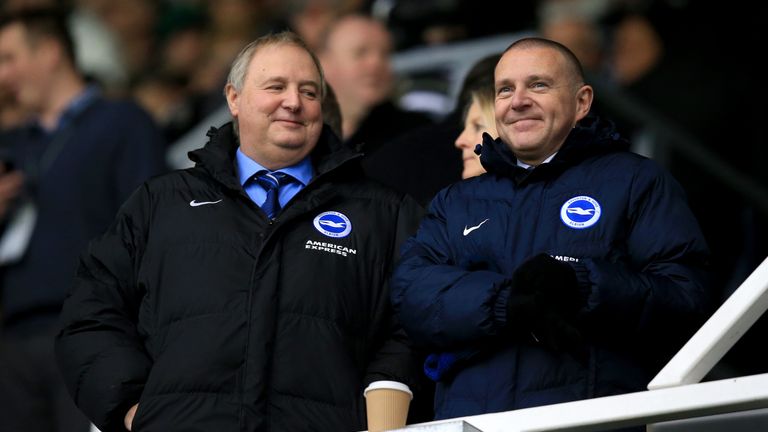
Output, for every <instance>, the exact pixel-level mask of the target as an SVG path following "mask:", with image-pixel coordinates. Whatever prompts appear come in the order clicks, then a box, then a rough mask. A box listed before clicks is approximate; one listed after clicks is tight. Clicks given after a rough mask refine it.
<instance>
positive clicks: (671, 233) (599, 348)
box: [392, 120, 711, 418]
mask: <svg viewBox="0 0 768 432" xmlns="http://www.w3.org/2000/svg"><path fill="white" fill-rule="evenodd" d="M481 161H482V162H483V165H484V166H485V168H486V170H487V171H488V173H487V174H485V175H482V176H480V177H475V178H471V179H468V180H465V181H462V182H460V183H457V184H454V185H452V186H449V187H448V188H446V189H444V190H443V191H441V192H440V193H439V194H438V195H437V197H436V198H435V199H434V200H433V202H432V203H431V205H430V210H429V214H428V215H427V217H426V218H425V219H424V220H423V221H422V223H421V226H420V229H419V231H418V233H417V234H416V235H415V236H414V237H413V238H411V239H410V240H409V241H408V242H407V243H406V244H405V246H404V247H403V258H402V260H401V262H400V264H399V266H398V268H397V269H396V271H395V275H394V277H393V285H392V299H393V303H394V306H395V310H396V311H397V313H398V314H399V317H400V320H401V322H402V324H403V326H404V327H405V329H406V331H407V332H408V333H409V335H410V337H411V338H412V339H413V340H414V341H415V342H416V343H417V344H420V345H422V346H423V347H426V348H427V349H430V350H432V351H433V352H435V353H455V354H458V355H459V357H460V356H461V355H463V354H466V353H470V354H471V355H470V356H469V357H471V358H469V360H466V361H465V362H464V363H463V364H459V365H458V366H455V367H454V370H452V371H450V372H451V373H445V374H443V375H442V376H441V378H440V381H439V382H438V384H437V392H436V400H435V409H436V416H437V418H450V417H458V416H464V415H474V414H480V413H487V412H498V411H507V410H512V409H517V408H525V407H532V406H538V405H546V404H552V403H559V402H565V401H572V400H578V399H585V398H592V397H597V396H605V395H612V394H619V393H626V392H632V391H639V390H643V389H645V386H646V385H647V383H648V381H650V379H651V378H652V377H653V375H654V374H655V373H656V372H657V371H658V368H659V367H660V366H661V365H663V362H665V361H667V360H668V359H669V358H670V355H671V354H673V353H674V351H675V350H677V349H678V348H679V347H680V346H681V344H682V343H684V342H685V340H686V339H687V338H688V337H690V336H691V335H692V333H693V332H694V331H695V329H696V328H698V326H699V325H700V324H701V323H702V322H703V320H704V319H705V318H706V316H707V315H708V314H709V312H711V309H710V301H711V298H710V294H709V290H708V288H707V287H706V284H705V262H706V260H707V257H708V250H707V246H706V244H705V242H704V239H703V236H702V234H701V232H700V230H699V227H698V224H697V222H696V220H695V219H694V217H693V215H692V214H691V212H690V210H689V208H688V206H687V204H686V201H685V198H684V195H683V192H682V189H681V188H680V187H679V185H678V184H677V183H676V181H675V180H674V179H673V178H672V177H671V176H670V175H668V174H667V173H666V172H664V171H663V170H662V169H661V168H660V167H659V166H658V165H657V164H656V163H654V162H653V161H651V160H649V159H646V158H644V157H642V156H638V155H636V154H633V153H629V152H627V151H626V142H625V141H624V140H623V139H622V138H620V137H619V135H618V134H617V133H615V132H614V129H613V128H612V126H611V125H610V124H608V123H605V122H601V121H599V120H593V121H591V122H589V123H587V124H586V125H582V126H579V127H577V128H576V129H574V130H573V131H572V132H571V134H570V135H569V137H568V139H567V140H566V142H565V144H564V145H563V147H562V148H561V149H560V151H559V152H558V153H557V155H556V156H555V157H554V159H552V161H551V162H550V163H546V164H543V165H540V166H539V167H537V168H536V169H534V170H533V171H530V172H528V171H526V170H524V169H523V168H520V167H518V166H517V164H516V159H515V157H514V155H513V154H512V153H511V151H510V150H509V149H508V148H507V147H506V146H505V145H504V143H502V142H501V141H500V140H495V141H494V140H492V139H491V138H490V137H488V136H486V137H485V140H484V145H483V149H482V156H481ZM539 253H547V254H549V255H551V256H553V257H555V258H557V259H559V260H561V261H565V262H568V263H569V264H571V265H572V266H573V267H574V269H575V270H577V275H578V279H579V283H580V289H581V291H582V295H583V298H585V299H586V300H585V305H584V307H583V308H582V309H581V311H580V312H579V319H578V328H579V330H580V331H581V333H582V335H583V336H584V339H585V344H586V345H585V346H584V347H583V348H584V352H586V353H587V355H586V359H584V358H583V357H580V356H573V355H570V354H569V353H567V352H554V351H552V350H549V349H547V348H545V347H544V346H542V345H541V344H539V343H537V340H536V339H535V338H534V337H533V336H531V335H530V332H524V331H523V332H511V331H510V328H509V327H510V325H508V319H507V318H508V317H507V307H506V304H507V299H508V297H509V291H510V289H509V280H510V278H511V276H512V274H513V272H514V271H515V269H516V268H517V267H518V266H519V265H520V264H521V263H522V262H523V261H525V260H526V259H527V258H530V257H532V256H534V255H536V254H539ZM513 334H515V335H517V336H513Z"/></svg>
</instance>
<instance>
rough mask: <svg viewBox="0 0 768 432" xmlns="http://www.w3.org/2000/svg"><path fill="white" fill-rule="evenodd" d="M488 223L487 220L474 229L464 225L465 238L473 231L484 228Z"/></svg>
mask: <svg viewBox="0 0 768 432" xmlns="http://www.w3.org/2000/svg"><path fill="white" fill-rule="evenodd" d="M488 221H489V219H486V220H484V221H482V222H480V223H479V224H477V225H475V226H473V227H469V228H467V226H466V225H464V236H466V235H467V234H469V233H471V232H472V231H474V230H476V229H478V228H480V227H481V226H483V224H484V223H486V222H488Z"/></svg>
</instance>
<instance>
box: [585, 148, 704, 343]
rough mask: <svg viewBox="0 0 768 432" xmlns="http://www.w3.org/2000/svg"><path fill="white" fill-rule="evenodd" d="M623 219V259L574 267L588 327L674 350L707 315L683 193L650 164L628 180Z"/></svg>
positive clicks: (699, 253)
mask: <svg viewBox="0 0 768 432" xmlns="http://www.w3.org/2000/svg"><path fill="white" fill-rule="evenodd" d="M627 217H628V226H629V229H628V232H627V234H626V235H627V237H626V255H625V257H617V258H616V259H612V258H610V257H609V258H608V259H583V260H581V263H580V264H578V265H577V273H580V275H579V279H580V281H581V282H582V284H583V285H584V284H585V285H586V286H587V287H588V291H587V292H588V297H587V305H586V308H585V317H586V322H587V323H589V324H590V325H591V329H592V331H593V332H594V333H595V334H597V335H598V336H601V335H602V336H608V337H611V336H613V337H616V338H621V339H625V340H626V339H632V340H635V341H636V342H639V343H644V344H647V345H649V346H653V347H663V346H666V348H667V350H670V349H672V350H676V349H678V348H679V347H680V346H681V344H683V343H684V342H685V341H686V340H687V338H689V337H690V336H691V335H692V334H693V332H694V331H695V330H696V329H698V327H699V326H700V325H701V324H702V323H703V322H704V320H705V319H706V318H707V317H708V316H709V314H710V313H711V312H712V306H713V305H712V302H713V296H712V293H711V291H710V287H709V285H708V283H707V279H708V278H707V270H706V268H707V261H708V259H709V251H708V248H707V246H706V242H705V240H704V237H703V235H702V233H701V231H700V229H699V226H698V223H697V221H696V219H695V217H694V216H693V214H692V212H691V211H690V209H689V207H688V205H687V203H686V198H685V196H684V193H683V191H682V188H681V187H680V186H679V184H678V183H677V182H676V181H675V180H674V179H673V178H672V177H671V176H670V175H669V174H667V173H665V172H663V171H662V170H661V169H660V168H659V167H658V166H657V165H656V164H655V163H652V162H650V161H647V163H646V165H644V166H642V167H641V169H640V170H639V172H638V175H637V176H636V178H635V181H634V182H633V185H632V188H631V191H630V201H629V213H628V215H627ZM579 267H581V268H580V269H579ZM636 338H637V339H636Z"/></svg>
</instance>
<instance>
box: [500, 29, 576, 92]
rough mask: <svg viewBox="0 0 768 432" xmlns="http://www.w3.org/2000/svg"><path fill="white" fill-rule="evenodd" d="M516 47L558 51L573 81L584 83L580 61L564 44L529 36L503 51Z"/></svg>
mask: <svg viewBox="0 0 768 432" xmlns="http://www.w3.org/2000/svg"><path fill="white" fill-rule="evenodd" d="M516 48H523V49H525V48H550V49H553V50H555V51H557V52H559V53H560V54H561V55H562V56H563V58H564V59H565V63H566V67H567V68H568V69H569V72H570V73H571V76H572V77H573V79H574V81H575V82H576V83H578V84H584V82H585V80H584V68H583V67H582V66H581V62H580V61H579V59H578V58H577V57H576V55H575V54H574V53H573V51H571V50H570V49H568V47H566V46H565V45H563V44H561V43H559V42H555V41H553V40H550V39H544V38H538V37H530V38H523V39H519V40H517V41H515V42H513V43H512V44H511V45H509V46H508V47H507V49H505V50H504V53H505V54H506V53H507V52H508V51H511V50H513V49H516Z"/></svg>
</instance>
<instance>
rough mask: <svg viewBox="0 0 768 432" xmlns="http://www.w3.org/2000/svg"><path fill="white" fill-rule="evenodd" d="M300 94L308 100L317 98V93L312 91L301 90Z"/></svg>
mask: <svg viewBox="0 0 768 432" xmlns="http://www.w3.org/2000/svg"><path fill="white" fill-rule="evenodd" d="M302 93H303V94H304V96H306V97H308V98H310V99H316V98H317V92H316V91H314V90H302Z"/></svg>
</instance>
